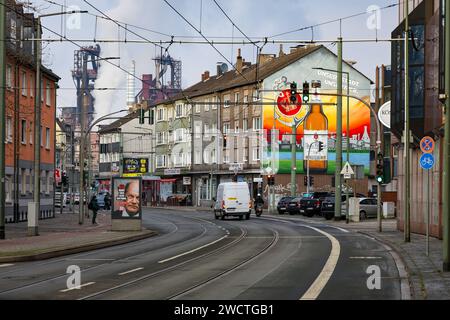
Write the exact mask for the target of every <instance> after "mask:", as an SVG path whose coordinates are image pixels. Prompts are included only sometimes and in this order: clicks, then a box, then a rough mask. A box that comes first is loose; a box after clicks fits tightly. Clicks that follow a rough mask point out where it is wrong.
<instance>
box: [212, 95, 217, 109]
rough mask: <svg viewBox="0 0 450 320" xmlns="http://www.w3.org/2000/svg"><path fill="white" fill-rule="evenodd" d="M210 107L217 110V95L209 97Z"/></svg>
mask: <svg viewBox="0 0 450 320" xmlns="http://www.w3.org/2000/svg"><path fill="white" fill-rule="evenodd" d="M211 109H212V110H217V97H213V98H211Z"/></svg>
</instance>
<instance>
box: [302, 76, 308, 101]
mask: <svg viewBox="0 0 450 320" xmlns="http://www.w3.org/2000/svg"><path fill="white" fill-rule="evenodd" d="M303 102H304V103H308V102H309V82H308V81H305V82H304V83H303Z"/></svg>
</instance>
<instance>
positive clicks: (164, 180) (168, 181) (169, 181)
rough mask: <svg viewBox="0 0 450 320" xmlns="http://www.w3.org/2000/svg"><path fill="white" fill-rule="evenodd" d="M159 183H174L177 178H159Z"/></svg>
mask: <svg viewBox="0 0 450 320" xmlns="http://www.w3.org/2000/svg"><path fill="white" fill-rule="evenodd" d="M159 182H160V183H174V182H177V179H161V180H159Z"/></svg>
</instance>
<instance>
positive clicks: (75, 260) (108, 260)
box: [66, 259, 115, 261]
mask: <svg viewBox="0 0 450 320" xmlns="http://www.w3.org/2000/svg"><path fill="white" fill-rule="evenodd" d="M114 260H115V259H67V260H66V261H114Z"/></svg>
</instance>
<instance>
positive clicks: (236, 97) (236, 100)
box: [234, 92, 240, 103]
mask: <svg viewBox="0 0 450 320" xmlns="http://www.w3.org/2000/svg"><path fill="white" fill-rule="evenodd" d="M239 102H240V101H239V92H236V93H235V94H234V103H239Z"/></svg>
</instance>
